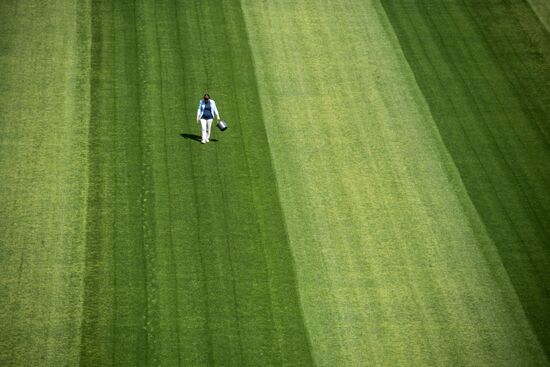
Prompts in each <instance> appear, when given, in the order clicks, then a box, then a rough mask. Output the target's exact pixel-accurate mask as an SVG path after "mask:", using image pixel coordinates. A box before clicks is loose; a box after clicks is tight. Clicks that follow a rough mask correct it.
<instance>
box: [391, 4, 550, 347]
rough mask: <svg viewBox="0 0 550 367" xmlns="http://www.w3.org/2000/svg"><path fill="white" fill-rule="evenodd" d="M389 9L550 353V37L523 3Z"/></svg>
mask: <svg viewBox="0 0 550 367" xmlns="http://www.w3.org/2000/svg"><path fill="white" fill-rule="evenodd" d="M384 6H385V7H386V9H387V11H388V14H389V15H390V19H391V21H392V24H393V27H394V29H395V30H396V33H397V35H398V36H399V39H400V42H401V44H402V47H403V50H404V52H405V56H406V57H407V60H408V61H409V64H410V65H411V67H412V69H413V71H414V73H415V76H416V80H417V81H418V84H419V86H420V88H421V89H422V91H423V93H424V95H425V96H426V100H427V101H428V103H429V105H430V109H431V111H432V114H433V116H434V118H435V120H436V122H437V124H438V127H439V130H440V132H441V136H442V137H443V140H444V141H445V144H446V146H447V147H448V149H449V152H450V153H451V155H452V156H453V159H454V162H455V164H456V166H457V168H458V169H459V171H460V175H461V178H462V181H463V182H464V185H465V186H466V189H467V191H468V194H469V196H470V198H471V199H472V202H473V203H474V205H475V206H476V209H477V212H478V213H479V214H480V216H481V218H482V219H483V222H484V224H485V226H486V228H487V231H488V233H489V235H490V236H491V238H492V240H493V242H494V244H495V245H496V247H497V250H498V252H499V255H500V257H501V259H502V262H503V264H504V266H505V268H506V271H507V274H508V276H509V278H510V281H511V282H512V284H513V285H514V289H515V291H516V293H517V294H518V297H519V299H520V301H521V303H522V306H523V308H524V311H525V313H526V315H527V317H528V318H529V319H530V321H531V325H532V327H533V329H534V330H535V331H536V333H537V335H538V337H539V341H540V343H541V344H542V346H543V347H544V348H545V350H546V353H547V354H550V302H549V294H550V282H549V280H550V253H549V251H548V244H549V243H550V212H549V211H548V208H549V207H550V104H549V103H548V101H550V48H549V46H550V34H549V33H547V32H546V31H545V29H544V27H543V26H542V25H541V24H540V23H539V22H537V19H536V17H535V15H534V14H533V12H532V11H531V9H530V8H529V7H528V5H527V4H526V3H524V2H517V1H494V2H492V4H491V5H490V6H488V5H487V4H486V3H479V2H476V1H463V2H456V3H440V4H434V3H433V2H430V1H385V2H384Z"/></svg>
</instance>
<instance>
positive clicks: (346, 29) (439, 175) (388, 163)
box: [242, 1, 538, 366]
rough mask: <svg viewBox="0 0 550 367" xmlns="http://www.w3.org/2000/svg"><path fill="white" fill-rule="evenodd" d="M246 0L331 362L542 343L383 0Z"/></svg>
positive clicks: (519, 359) (297, 250)
mask: <svg viewBox="0 0 550 367" xmlns="http://www.w3.org/2000/svg"><path fill="white" fill-rule="evenodd" d="M242 5H243V10H244V13H245V19H246V22H247V27H248V31H249V34H250V37H251V46H252V50H253V55H254V58H255V63H256V75H257V79H258V83H259V90H260V96H261V102H262V108H263V111H264V118H265V121H266V126H267V133H268V138H269V142H270V146H271V148H272V155H273V160H274V165H275V170H276V172H277V180H278V187H279V191H280V196H281V201H282V206H283V211H284V213H285V219H286V223H287V227H288V231H289V237H290V241H291V248H292V251H293V253H294V255H295V258H296V263H297V273H298V282H299V290H300V297H301V301H302V306H303V309H304V316H305V320H306V326H307V328H308V331H309V334H310V338H311V341H312V347H313V351H314V356H315V359H316V362H317V364H319V365H326V366H335V365H392V366H395V365H403V366H409V365H453V364H454V365H491V364H498V363H499V362H498V361H504V360H508V361H512V362H510V364H511V365H513V364H514V363H518V364H523V363H525V361H527V360H532V359H536V358H538V357H534V356H531V355H529V354H528V353H527V352H526V351H525V350H524V349H523V345H525V344H531V343H533V342H534V336H533V334H532V332H531V330H530V328H529V325H528V324H527V322H526V320H525V317H524V315H523V313H522V310H521V305H520V303H519V302H518V300H517V298H516V297H515V293H514V291H513V288H512V287H511V286H510V282H509V280H508V278H507V276H506V273H505V271H504V269H503V267H502V264H501V263H500V258H499V257H498V254H497V253H496V251H495V249H494V246H493V244H492V243H491V241H490V239H489V238H488V237H487V235H486V233H485V229H484V227H483V224H482V223H481V222H480V220H479V218H478V216H477V214H476V212H475V209H474V208H473V206H472V204H471V202H470V201H469V198H468V195H467V193H466V191H465V190H464V187H463V185H462V182H461V180H460V177H459V175H458V172H457V171H456V168H455V166H454V163H453V161H452V159H451V157H450V156H449V154H448V152H447V151H446V149H445V146H444V145H443V142H442V140H441V138H440V136H439V133H438V130H437V126H436V124H435V122H434V121H433V118H432V116H431V114H430V111H429V108H428V106H427V104H426V101H425V100H424V98H423V96H422V94H421V92H420V90H419V88H418V86H417V85H416V82H415V79H414V75H413V74H412V72H411V70H410V69H409V67H408V65H407V63H406V60H405V59H404V57H403V55H402V53H401V51H400V49H399V45H398V42H397V40H396V38H395V35H394V34H393V31H392V28H391V26H390V25H389V22H388V21H387V19H386V18H385V14H384V12H383V10H382V8H381V6H380V5H379V3H378V2H376V1H367V2H365V1H348V2H346V3H345V4H338V3H334V2H330V1H308V2H298V3H296V2H290V1H279V2H269V3H266V2H264V3H258V2H254V1H243V3H242ZM258 30H262V31H261V32H259V31H258ZM518 344H519V346H518ZM495 355H497V356H499V357H498V359H497V360H495V359H494V356H495Z"/></svg>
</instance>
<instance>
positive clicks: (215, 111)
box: [212, 101, 221, 120]
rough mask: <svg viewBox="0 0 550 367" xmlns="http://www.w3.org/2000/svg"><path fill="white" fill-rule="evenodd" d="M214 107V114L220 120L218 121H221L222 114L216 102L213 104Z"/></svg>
mask: <svg viewBox="0 0 550 367" xmlns="http://www.w3.org/2000/svg"><path fill="white" fill-rule="evenodd" d="M212 102H214V101H212ZM212 107H214V108H213V110H214V113H215V114H216V117H217V118H218V120H221V118H220V113H219V112H218V107H217V106H216V102H214V103H213V104H212Z"/></svg>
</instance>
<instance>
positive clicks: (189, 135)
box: [180, 133, 218, 143]
mask: <svg viewBox="0 0 550 367" xmlns="http://www.w3.org/2000/svg"><path fill="white" fill-rule="evenodd" d="M180 136H181V137H182V138H184V139H190V140H194V141H196V142H199V143H200V142H201V140H202V138H201V137H200V136H199V135H195V134H185V133H183V134H180ZM210 141H212V142H215V141H218V139H210Z"/></svg>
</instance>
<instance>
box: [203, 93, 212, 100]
mask: <svg viewBox="0 0 550 367" xmlns="http://www.w3.org/2000/svg"><path fill="white" fill-rule="evenodd" d="M206 97H208V99H210V95H209V94H208V93H206V94H205V95H204V96H202V98H206Z"/></svg>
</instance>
